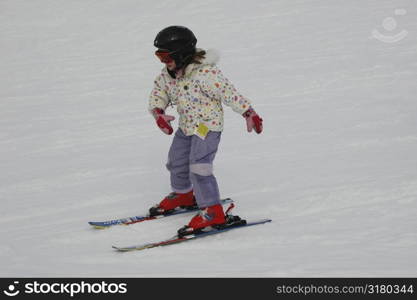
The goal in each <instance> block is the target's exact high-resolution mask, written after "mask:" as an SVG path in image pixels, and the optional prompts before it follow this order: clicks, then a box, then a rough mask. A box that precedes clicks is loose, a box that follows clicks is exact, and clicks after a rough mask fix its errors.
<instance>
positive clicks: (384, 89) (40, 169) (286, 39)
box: [0, 0, 417, 277]
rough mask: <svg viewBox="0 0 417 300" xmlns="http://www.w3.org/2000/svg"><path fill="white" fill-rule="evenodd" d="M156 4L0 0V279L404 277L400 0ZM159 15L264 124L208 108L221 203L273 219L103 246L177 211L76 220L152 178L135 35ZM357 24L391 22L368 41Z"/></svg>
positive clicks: (150, 68)
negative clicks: (217, 119)
mask: <svg viewBox="0 0 417 300" xmlns="http://www.w3.org/2000/svg"><path fill="white" fill-rule="evenodd" d="M171 7H172V3H171V2H170V1H166V0H161V1H158V2H154V1H141V2H140V3H138V2H137V1H133V0H122V1H110V0H100V1H98V0H89V1H53V0H39V1H23V0H16V1H12V0H4V1H2V2H1V3H0V22H1V24H2V26H1V27H0V46H1V47H0V52H1V54H2V55H1V56H0V82H1V83H0V84H1V89H0V128H1V130H0V170H1V172H0V200H1V210H0V225H1V226H0V234H1V240H2V243H1V245H0V265H1V268H0V275H1V276H3V277H21V276H25V277H32V276H39V277H55V276H56V277H65V276H92V277H97V276H99V277H184V276H190V277H231V276H233V277H246V276H247V277H271V276H284V277H308V276H312V277H318V276H343V277H349V276H354V277H356V276H378V277H383V276H385V277H390V276H392V277H397V276H410V277H415V276H417V273H416V270H417V255H416V253H417V232H416V228H417V218H416V217H415V215H416V211H417V156H416V153H417V133H416V129H417V121H416V120H417V119H416V115H417V103H416V100H415V95H416V93H417V86H416V84H415V83H416V81H417V63H416V60H415V49H416V46H417V40H416V35H415V33H416V32H417V21H416V20H417V18H415V16H416V14H417V9H416V8H417V7H416V4H415V3H414V2H413V1H411V0H401V1H396V2H395V3H393V2H392V1H388V0H369V1H365V2H364V1H359V0H352V1H347V2H332V1H325V0H317V1H308V0H297V1H289V0H284V1H263V2H260V3H259V2H257V3H255V2H253V1H240V2H239V6H236V4H234V3H232V2H229V1H220V0H205V1H191V2H190V1H184V0H181V1H176V7H178V8H180V9H178V11H174V12H173V11H172V10H171V9H170V8H171ZM396 9H405V11H406V14H405V15H395V10H396ZM387 17H394V18H395V20H396V21H397V26H398V27H397V28H394V29H395V30H392V31H387V30H384V28H383V26H382V25H381V24H382V22H383V20H384V19H385V18H387ZM184 20H185V21H184ZM172 24H182V25H185V26H189V27H190V28H191V29H192V30H193V31H194V32H195V33H196V35H197V38H198V40H199V42H198V46H200V47H202V48H206V49H207V48H215V49H218V50H220V51H221V60H220V63H219V66H220V67H221V68H222V70H223V71H224V73H225V74H226V75H227V76H228V77H229V78H230V79H231V81H232V82H233V83H234V84H235V85H236V87H237V88H238V89H239V90H240V91H241V92H242V93H243V94H244V95H246V96H247V97H249V98H250V99H252V101H253V103H254V106H255V109H256V110H257V111H258V112H259V114H260V115H261V116H262V117H263V119H264V122H265V124H264V126H265V130H264V133H263V134H262V135H255V134H248V133H246V128H245V124H244V120H243V119H242V117H241V116H238V115H236V114H235V113H234V112H232V111H231V110H230V109H228V108H226V109H225V110H226V111H225V120H226V125H225V126H226V128H225V131H224V133H223V136H222V142H221V145H220V151H219V153H218V156H217V158H216V165H215V172H216V176H217V178H218V181H219V185H220V189H221V193H222V196H223V197H232V198H234V199H235V201H236V203H237V207H236V208H235V212H236V213H237V214H239V215H241V216H243V217H246V218H247V219H249V220H251V219H253V220H254V219H257V218H272V219H273V222H272V223H269V224H265V225H261V226H255V227H251V228H244V229H239V230H236V231H231V232H227V233H224V234H221V235H216V236H212V237H207V238H204V239H201V240H196V241H190V242H187V243H183V244H179V245H175V246H168V247H161V248H155V249H152V250H147V251H139V252H132V253H124V254H120V253H116V252H114V251H112V249H111V245H130V244H139V243H145V242H150V241H158V240H161V239H165V238H169V237H170V236H172V235H173V234H175V232H176V230H177V229H178V228H179V227H181V226H183V225H184V224H186V223H187V222H188V220H189V218H190V217H191V216H192V214H191V215H188V216H185V215H182V216H173V217H170V218H166V219H163V220H156V221H152V222H145V223H141V224H137V225H134V226H119V227H115V228H111V229H108V230H93V229H92V228H89V226H88V224H87V222H88V221H92V220H104V219H113V218H117V217H126V216H131V215H137V214H143V213H145V212H146V210H147V208H148V207H150V206H151V205H153V204H155V203H156V202H158V201H159V200H160V198H161V197H163V196H164V195H165V194H167V193H168V192H169V181H168V180H169V176H168V174H167V171H166V170H165V167H164V164H165V160H166V156H167V151H168V147H169V145H170V141H171V138H172V137H167V136H165V135H163V134H161V133H160V131H159V130H158V129H157V128H156V126H155V124H154V122H153V119H152V118H151V117H150V116H149V114H148V112H147V96H148V94H149V92H150V90H151V87H152V83H153V79H154V77H155V76H156V75H157V74H158V72H159V70H160V68H161V65H160V64H159V63H158V61H157V59H155V57H154V56H153V51H154V49H153V47H152V41H153V39H154V36H155V34H156V33H157V32H158V31H159V30H160V29H162V28H163V27H165V26H168V25H172ZM375 29H376V30H378V31H379V32H381V33H383V34H385V35H387V36H389V35H395V34H397V33H398V32H400V31H401V30H403V29H404V30H407V32H408V35H407V36H406V37H405V38H404V39H403V40H400V41H398V42H395V43H385V42H382V41H379V40H377V39H376V38H375V37H373V35H372V30H375ZM172 112H173V111H172Z"/></svg>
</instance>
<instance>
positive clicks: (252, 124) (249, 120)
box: [243, 107, 263, 134]
mask: <svg viewBox="0 0 417 300" xmlns="http://www.w3.org/2000/svg"><path fill="white" fill-rule="evenodd" d="M243 117H244V118H245V119H246V126H247V128H248V132H252V129H255V131H256V133H258V134H259V133H261V132H262V128H263V127H262V122H263V120H262V119H261V117H260V116H259V115H258V114H257V113H256V111H254V110H253V108H252V107H251V108H249V109H248V110H247V111H245V112H244V113H243Z"/></svg>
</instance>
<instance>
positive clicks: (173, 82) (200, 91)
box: [148, 50, 251, 136]
mask: <svg viewBox="0 0 417 300" xmlns="http://www.w3.org/2000/svg"><path fill="white" fill-rule="evenodd" d="M217 61H218V56H217V55H216V54H215V52H213V51H210V50H209V51H207V54H206V58H205V59H203V60H202V61H201V64H197V63H192V64H190V65H188V66H187V67H186V69H185V71H184V75H183V76H181V77H179V78H173V77H172V76H171V75H170V74H169V73H168V71H167V69H166V68H165V67H164V68H163V69H162V71H161V74H159V75H158V76H157V77H156V79H155V81H154V87H153V90H152V92H151V95H150V99H149V107H148V108H149V111H150V112H152V110H153V109H155V108H160V109H163V110H165V109H166V108H167V107H168V106H169V105H172V106H176V107H177V112H178V114H179V127H180V128H181V129H182V131H183V132H184V134H185V135H187V136H190V135H193V134H195V132H196V130H197V128H198V127H199V125H200V124H201V123H202V124H203V125H205V126H207V127H208V129H209V130H211V131H222V130H223V108H222V104H225V105H226V106H229V107H230V108H232V109H233V111H235V112H237V113H238V114H240V115H241V114H243V113H244V112H245V111H247V110H248V109H249V107H250V106H251V104H250V101H249V100H248V99H247V98H245V97H243V96H242V95H241V94H240V93H239V92H238V91H237V90H236V89H235V87H234V86H233V84H232V83H231V82H230V81H229V80H228V79H227V78H226V77H225V76H224V75H223V73H222V72H221V71H220V69H219V68H218V67H217V66H216V62H217Z"/></svg>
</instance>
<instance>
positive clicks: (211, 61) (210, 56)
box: [197, 49, 220, 65]
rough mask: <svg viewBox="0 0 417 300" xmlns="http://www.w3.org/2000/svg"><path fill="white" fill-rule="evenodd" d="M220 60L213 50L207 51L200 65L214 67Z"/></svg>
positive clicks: (218, 54) (216, 52) (217, 53)
mask: <svg viewBox="0 0 417 300" xmlns="http://www.w3.org/2000/svg"><path fill="white" fill-rule="evenodd" d="M199 50H202V49H197V51H199ZM219 60H220V53H219V52H218V51H217V50H215V49H207V50H206V55H205V58H204V59H203V61H202V62H201V64H203V65H215V64H217V63H218V62H219Z"/></svg>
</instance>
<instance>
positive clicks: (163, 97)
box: [148, 74, 169, 113]
mask: <svg viewBox="0 0 417 300" xmlns="http://www.w3.org/2000/svg"><path fill="white" fill-rule="evenodd" d="M168 104H169V96H168V94H167V90H166V85H165V79H164V76H163V75H162V74H161V75H159V76H158V77H156V79H155V81H154V86H153V89H152V92H151V95H150V97H149V105H148V110H149V112H151V113H152V110H154V109H155V108H160V109H163V110H165V109H166V108H167V106H168Z"/></svg>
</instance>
